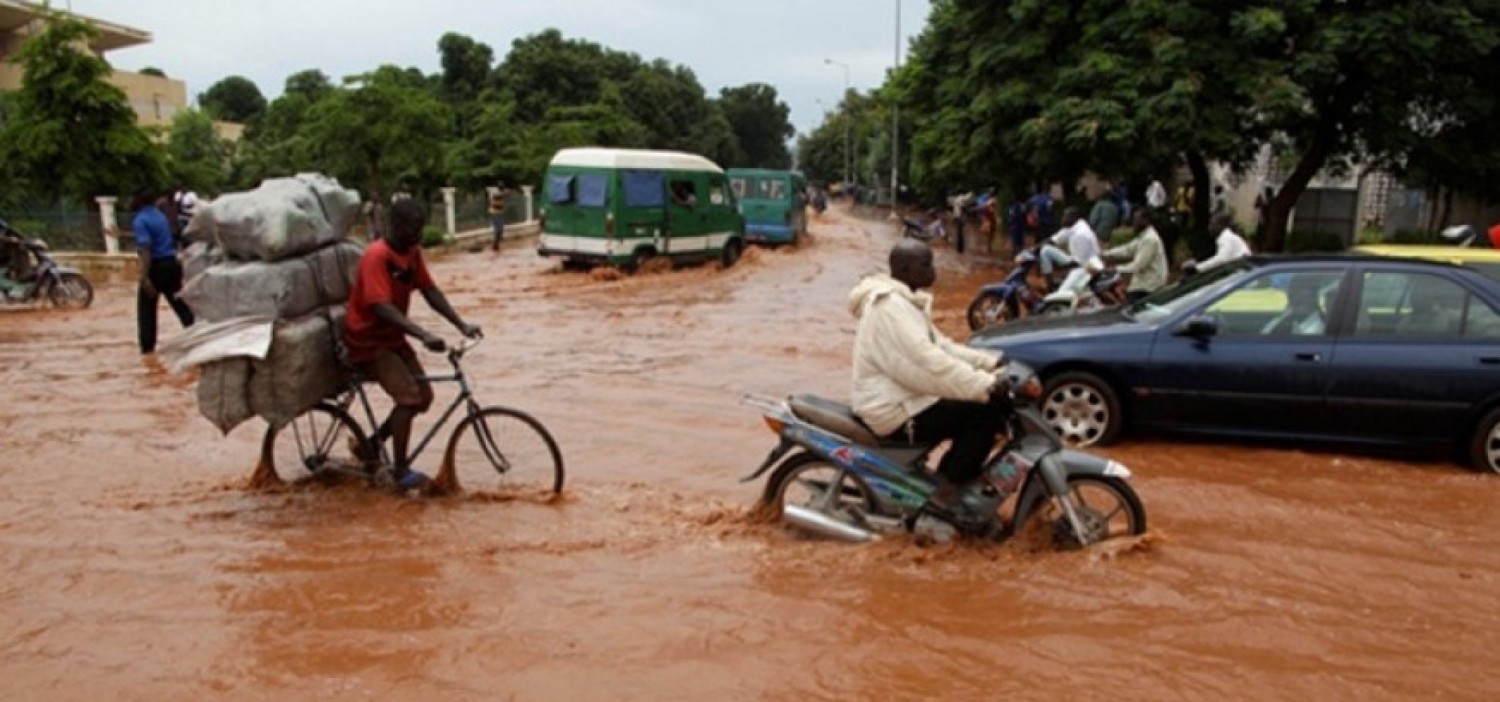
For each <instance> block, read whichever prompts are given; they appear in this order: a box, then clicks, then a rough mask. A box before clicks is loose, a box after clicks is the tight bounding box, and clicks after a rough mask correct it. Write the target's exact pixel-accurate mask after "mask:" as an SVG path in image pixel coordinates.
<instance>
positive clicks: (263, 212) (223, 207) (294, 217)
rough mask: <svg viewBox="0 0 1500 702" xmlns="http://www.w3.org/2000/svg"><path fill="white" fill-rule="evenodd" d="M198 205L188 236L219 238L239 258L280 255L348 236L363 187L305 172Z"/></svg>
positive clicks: (215, 240) (211, 240) (263, 258)
mask: <svg viewBox="0 0 1500 702" xmlns="http://www.w3.org/2000/svg"><path fill="white" fill-rule="evenodd" d="M198 210H199V211H198V213H197V214H196V215H194V216H193V220H192V222H190V223H189V224H188V227H187V236H188V238H189V239H192V240H193V241H202V242H206V243H213V244H216V245H218V246H219V247H220V248H222V249H223V250H224V252H225V253H227V254H228V255H230V256H231V257H234V258H238V259H243V260H250V261H278V260H281V259H283V258H290V257H292V256H299V255H301V254H304V253H307V252H309V251H312V250H313V249H316V248H319V247H321V246H325V245H327V244H331V243H333V242H335V241H338V240H340V239H342V238H344V235H345V234H347V233H348V231H349V227H350V226H351V225H353V224H354V219H355V218H356V217H357V216H358V215H359V193H357V192H355V191H353V190H349V189H346V188H344V187H343V186H340V185H339V182H338V181H337V180H335V179H333V178H329V177H327V176H323V175H319V174H316V173H300V174H298V175H296V176H295V177H292V178H271V179H269V180H265V181H262V182H261V184H260V186H259V187H257V188H256V189H254V190H251V191H249V192H241V193H229V194H226V195H223V196H220V197H218V198H216V199H214V200H213V201H212V202H208V203H200V204H199V206H198Z"/></svg>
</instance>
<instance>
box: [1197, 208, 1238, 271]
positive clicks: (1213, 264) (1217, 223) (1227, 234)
mask: <svg viewBox="0 0 1500 702" xmlns="http://www.w3.org/2000/svg"><path fill="white" fill-rule="evenodd" d="M1208 230H1209V231H1218V232H1219V238H1218V239H1216V240H1215V241H1214V255H1213V257H1212V258H1210V259H1208V260H1207V261H1203V262H1200V263H1198V264H1196V265H1194V266H1192V268H1194V269H1196V271H1197V272H1198V273H1207V272H1208V271H1211V270H1213V269H1215V268H1218V267H1219V266H1222V265H1224V264H1226V263H1229V262H1231V261H1238V260H1240V259H1242V258H1245V257H1246V256H1249V255H1250V245H1249V244H1247V243H1245V238H1244V237H1242V236H1240V235H1239V234H1237V233H1235V231H1234V228H1233V227H1231V226H1230V225H1229V215H1227V214H1220V215H1218V216H1216V217H1214V218H1213V221H1211V222H1209V223H1208Z"/></svg>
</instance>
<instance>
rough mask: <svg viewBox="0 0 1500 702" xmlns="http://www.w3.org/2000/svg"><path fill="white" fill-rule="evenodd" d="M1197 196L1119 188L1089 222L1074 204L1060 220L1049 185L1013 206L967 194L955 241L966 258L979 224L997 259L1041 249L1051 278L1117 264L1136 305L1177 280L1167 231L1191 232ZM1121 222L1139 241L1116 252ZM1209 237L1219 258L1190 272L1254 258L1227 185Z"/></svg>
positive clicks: (1157, 186)
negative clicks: (969, 231) (1096, 263)
mask: <svg viewBox="0 0 1500 702" xmlns="http://www.w3.org/2000/svg"><path fill="white" fill-rule="evenodd" d="M1273 195H1274V193H1272V192H1271V191H1270V189H1269V188H1267V189H1266V191H1265V192H1263V193H1261V194H1259V196H1258V197H1257V200H1256V204H1255V207H1256V211H1257V215H1258V218H1259V217H1261V216H1263V212H1264V210H1265V208H1266V207H1267V206H1268V205H1269V203H1270V199H1271V198H1272V197H1273ZM1195 196H1196V194H1195V192H1194V190H1193V186H1192V185H1191V184H1185V185H1182V186H1179V187H1178V188H1177V189H1176V191H1175V193H1173V194H1172V195H1171V196H1169V194H1168V190H1167V187H1166V186H1165V185H1163V184H1162V182H1161V181H1160V180H1155V179H1153V180H1152V181H1151V182H1150V183H1149V184H1148V185H1147V187H1146V188H1145V190H1144V198H1143V199H1142V200H1139V201H1137V200H1133V199H1132V198H1131V197H1130V194H1129V191H1128V189H1127V188H1126V187H1125V186H1124V185H1123V184H1113V185H1109V186H1107V187H1104V188H1103V189H1102V190H1101V191H1100V193H1099V195H1098V196H1097V197H1096V198H1094V200H1093V202H1092V204H1091V205H1090V207H1089V208H1088V215H1087V217H1084V216H1083V214H1082V212H1081V211H1080V210H1079V209H1078V208H1076V207H1071V206H1067V207H1063V208H1062V211H1061V213H1060V218H1061V221H1060V222H1059V221H1058V218H1059V213H1058V207H1059V203H1058V202H1057V199H1056V198H1055V197H1054V195H1053V193H1052V189H1051V188H1050V187H1039V188H1037V189H1035V191H1034V192H1032V193H1031V194H1029V195H1028V194H1024V193H1018V194H1016V195H1015V196H1014V197H1013V198H1012V199H1011V200H1010V202H1009V204H1008V205H1002V203H1001V202H1000V198H999V197H998V196H997V195H996V193H995V191H994V190H993V189H990V190H985V191H983V192H979V193H961V194H956V195H953V196H951V197H949V198H948V206H949V207H948V209H949V216H950V217H951V218H952V219H953V221H954V224H955V226H954V227H953V231H955V232H956V238H955V240H954V241H953V242H952V243H953V246H954V248H955V249H956V250H957V251H958V252H959V253H964V251H965V250H966V243H967V242H966V241H965V239H966V237H965V233H964V232H965V229H966V228H967V227H966V225H967V224H970V223H974V222H977V224H978V232H979V240H980V241H981V242H984V243H985V244H986V245H987V247H988V252H990V253H995V252H996V251H997V250H999V249H1000V245H1001V243H1008V244H1009V255H1010V256H1012V257H1014V256H1015V255H1017V254H1019V253H1020V252H1021V251H1023V250H1026V249H1027V248H1028V242H1031V245H1032V246H1035V247H1036V251H1035V253H1036V255H1037V257H1038V259H1039V263H1040V269H1041V272H1042V274H1043V276H1044V277H1048V278H1050V276H1051V274H1052V272H1053V271H1055V270H1058V269H1061V268H1066V267H1070V266H1073V265H1088V263H1089V261H1090V259H1093V258H1096V257H1097V258H1099V259H1100V260H1101V261H1104V262H1114V263H1116V264H1117V266H1116V269H1117V270H1118V271H1119V272H1121V273H1125V274H1128V275H1129V276H1130V283H1129V286H1128V288H1127V293H1128V297H1129V298H1130V299H1131V300H1136V299H1140V298H1142V297H1145V296H1146V295H1148V294H1150V293H1152V292H1155V291H1156V290H1158V289H1160V288H1162V287H1164V286H1166V284H1167V283H1168V281H1169V280H1170V278H1171V263H1170V261H1171V256H1172V251H1171V247H1172V245H1173V244H1174V243H1175V239H1176V237H1175V236H1170V237H1168V236H1164V234H1163V232H1162V231H1161V230H1160V227H1163V226H1165V225H1170V229H1169V231H1168V234H1175V232H1176V231H1180V230H1182V229H1183V228H1186V227H1188V226H1191V224H1192V216H1193V201H1194V198H1195ZM1121 224H1127V225H1128V226H1129V227H1130V229H1131V230H1132V232H1133V236H1132V238H1131V239H1130V240H1129V241H1127V242H1125V243H1123V244H1120V245H1117V246H1113V247H1110V246H1109V244H1110V242H1111V240H1112V238H1113V237H1114V235H1115V232H1116V230H1117V229H1118V228H1119V227H1120V225H1121ZM1208 231H1209V232H1210V234H1211V235H1212V236H1213V237H1214V253H1213V255H1212V256H1210V257H1208V258H1206V259H1204V260H1201V261H1195V260H1193V259H1191V258H1189V259H1187V260H1185V261H1183V262H1182V263H1181V270H1182V272H1183V273H1184V274H1194V273H1199V272H1204V271H1208V270H1212V269H1213V268H1216V267H1218V266H1221V265H1223V264H1225V263H1228V262H1230V261H1233V260H1235V259H1238V258H1243V257H1245V256H1248V255H1250V253H1251V249H1250V245H1249V243H1248V242H1247V241H1246V240H1245V237H1244V236H1243V235H1242V234H1241V233H1240V232H1239V231H1238V230H1237V229H1236V225H1235V224H1234V219H1233V215H1232V212H1231V210H1230V208H1229V205H1228V198H1227V195H1226V194H1225V192H1224V187H1223V186H1222V185H1217V186H1215V187H1214V195H1213V199H1212V209H1211V214H1210V219H1209V228H1208ZM1002 234H1003V235H1004V237H1003V242H1002V237H1001V235H1002Z"/></svg>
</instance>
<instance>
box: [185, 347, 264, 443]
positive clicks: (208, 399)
mask: <svg viewBox="0 0 1500 702" xmlns="http://www.w3.org/2000/svg"><path fill="white" fill-rule="evenodd" d="M199 371H200V372H199V374H198V414H201V415H203V417H204V419H207V420H208V421H210V422H213V425H214V426H216V427H218V428H219V431H222V432H224V433H225V434H228V433H229V431H230V430H231V429H233V428H235V427H237V426H239V425H240V423H241V422H244V421H245V420H247V419H249V418H251V417H253V416H255V413H254V412H251V411H250V359H248V358H230V359H226V360H221V361H214V362H213V363H209V364H206V365H203V366H200V367H199Z"/></svg>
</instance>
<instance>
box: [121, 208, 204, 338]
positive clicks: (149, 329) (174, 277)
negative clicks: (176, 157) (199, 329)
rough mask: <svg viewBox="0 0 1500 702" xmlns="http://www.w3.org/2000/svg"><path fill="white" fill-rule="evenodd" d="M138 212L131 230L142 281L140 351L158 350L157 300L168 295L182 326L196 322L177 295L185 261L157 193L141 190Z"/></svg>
mask: <svg viewBox="0 0 1500 702" xmlns="http://www.w3.org/2000/svg"><path fill="white" fill-rule="evenodd" d="M130 208H131V209H132V210H134V211H135V218H134V219H132V220H131V223H130V229H131V231H132V232H133V233H134V234H135V246H136V251H137V252H138V254H139V256H140V265H139V268H140V270H141V282H140V287H139V290H138V292H137V294H136V305H135V320H136V326H137V327H138V328H139V330H140V342H141V353H143V354H147V353H152V352H154V351H156V308H157V302H158V299H159V298H160V297H161V296H162V295H166V296H167V304H168V305H170V306H171V307H172V311H173V312H175V313H177V319H178V320H179V321H181V322H182V326H184V327H190V326H192V325H193V311H192V310H190V309H188V306H187V303H185V302H183V301H182V300H181V299H179V298H178V297H177V293H178V291H180V290H182V264H181V263H179V262H178V261H177V241H176V238H175V237H174V236H172V224H171V222H169V221H168V220H167V215H166V214H164V213H163V212H162V211H161V208H159V207H157V204H156V195H155V194H154V193H152V192H151V191H149V190H142V191H140V192H138V193H136V195H135V199H134V200H132V201H131V203H130Z"/></svg>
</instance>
